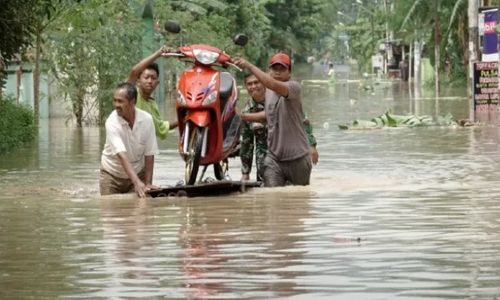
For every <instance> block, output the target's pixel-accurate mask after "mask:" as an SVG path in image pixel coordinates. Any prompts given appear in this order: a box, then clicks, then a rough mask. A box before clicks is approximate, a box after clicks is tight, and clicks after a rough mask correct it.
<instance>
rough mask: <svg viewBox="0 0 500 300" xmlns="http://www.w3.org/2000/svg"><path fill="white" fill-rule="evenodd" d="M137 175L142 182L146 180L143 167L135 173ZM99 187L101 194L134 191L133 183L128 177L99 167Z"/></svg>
mask: <svg viewBox="0 0 500 300" xmlns="http://www.w3.org/2000/svg"><path fill="white" fill-rule="evenodd" d="M137 177H139V179H140V180H141V181H142V182H144V181H145V180H146V172H144V169H143V170H142V171H141V172H139V174H137ZM99 189H100V191H101V195H112V194H124V193H130V192H133V191H134V183H133V182H132V180H130V178H120V177H116V176H113V175H112V174H111V173H108V172H106V171H105V170H103V169H101V173H100V176H99Z"/></svg>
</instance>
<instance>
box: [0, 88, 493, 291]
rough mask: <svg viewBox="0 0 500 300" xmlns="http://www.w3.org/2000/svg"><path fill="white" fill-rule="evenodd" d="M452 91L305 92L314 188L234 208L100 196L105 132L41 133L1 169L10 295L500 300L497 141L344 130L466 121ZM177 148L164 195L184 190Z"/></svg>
mask: <svg viewBox="0 0 500 300" xmlns="http://www.w3.org/2000/svg"><path fill="white" fill-rule="evenodd" d="M444 94H445V95H444V96H443V97H441V98H439V99H436V98H434V97H432V96H428V95H426V94H425V93H422V95H419V97H418V99H414V98H413V97H415V95H414V94H413V93H411V92H410V91H409V90H408V88H407V85H406V83H397V82H396V83H395V84H392V85H391V84H385V85H381V86H375V88H374V90H373V92H372V91H371V90H368V91H365V90H364V89H362V88H361V89H360V87H359V83H358V82H350V83H348V82H339V83H338V84H337V86H336V87H335V88H320V87H313V88H306V89H305V97H304V107H305V110H306V112H307V115H308V117H309V119H310V120H311V121H312V123H313V125H314V128H315V129H314V133H315V135H316V138H317V140H318V150H319V155H320V161H319V164H318V165H317V166H315V167H314V168H313V172H312V179H311V185H310V186H307V187H285V188H272V189H271V188H257V189H251V190H248V191H247V192H246V193H240V194H232V195H228V196H221V197H206V198H203V197H201V198H156V199H142V200H139V199H137V198H136V197H135V196H134V195H132V194H129V195H118V196H107V197H102V198H101V197H100V196H99V188H98V174H99V162H100V152H101V149H102V144H103V142H104V134H103V132H102V130H101V129H100V128H83V129H76V128H71V127H67V126H65V124H64V121H61V120H52V121H51V122H46V123H42V124H41V128H40V138H39V140H37V141H36V143H35V144H34V145H32V146H31V147H26V148H24V149H21V150H19V151H16V152H15V153H11V154H7V155H4V156H0V178H1V181H0V188H1V193H0V298H1V299H24V298H34V299H55V298H90V299H103V298H111V299H128V298H136V297H142V298H148V299H156V298H158V299H159V298H162V299H186V298H187V299H210V298H212V299H221V298H223V299H268V298H273V299H277V298H287V299H290V298H291V299H370V300H372V299H497V298H499V297H500V284H499V282H500V218H499V216H500V202H499V199H500V185H499V184H498V178H500V164H499V163H498V157H499V154H500V151H499V149H500V148H499V141H500V134H499V131H498V128H497V127H491V126H483V127H465V128H464V127H459V126H443V127H441V126H432V127H418V128H384V129H371V130H340V129H339V128H338V125H339V124H345V123H349V122H351V121H352V120H354V119H363V120H369V119H371V118H373V117H376V116H379V115H381V114H383V113H384V112H385V111H387V110H391V111H392V112H393V113H395V114H409V113H411V114H418V115H424V114H429V115H432V116H435V115H444V114H447V113H451V114H452V115H453V116H454V118H455V119H465V118H468V106H467V99H466V98H465V91H454V90H449V91H445V92H444ZM241 102H242V103H243V102H244V101H241ZM242 103H240V104H242ZM170 113H171V112H169V114H170ZM172 115H173V114H172ZM176 139H177V133H174V134H172V135H171V136H170V137H169V138H168V139H167V141H166V142H161V143H160V148H161V154H160V155H159V156H158V157H156V164H155V174H154V178H155V183H156V184H159V185H162V186H165V185H173V184H175V183H176V182H177V181H178V180H180V179H182V178H183V174H184V164H183V162H182V161H181V159H180V157H179V155H178V152H177V146H176V142H177V141H176ZM239 166H240V163H239V159H233V160H231V161H230V174H231V177H232V178H233V179H236V180H237V179H239V178H240V170H239ZM210 175H211V174H210Z"/></svg>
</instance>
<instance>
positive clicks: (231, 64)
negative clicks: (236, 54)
mask: <svg viewBox="0 0 500 300" xmlns="http://www.w3.org/2000/svg"><path fill="white" fill-rule="evenodd" d="M226 64H228V65H230V66H231V67H233V68H236V69H237V70H238V71H240V72H241V71H243V70H242V69H241V68H240V67H238V66H237V65H235V64H233V63H232V62H229V61H228V62H226Z"/></svg>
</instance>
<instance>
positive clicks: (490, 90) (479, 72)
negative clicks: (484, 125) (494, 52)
mask: <svg viewBox="0 0 500 300" xmlns="http://www.w3.org/2000/svg"><path fill="white" fill-rule="evenodd" d="M498 102H499V93H498V63H497V62H477V63H474V113H475V116H476V118H475V119H476V120H477V121H480V122H493V123H497V112H498V109H499V106H498Z"/></svg>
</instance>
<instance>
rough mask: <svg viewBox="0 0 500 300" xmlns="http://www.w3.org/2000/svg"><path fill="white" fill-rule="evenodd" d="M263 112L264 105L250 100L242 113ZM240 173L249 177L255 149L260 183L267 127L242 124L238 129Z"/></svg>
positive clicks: (255, 124) (257, 124) (260, 124)
mask: <svg viewBox="0 0 500 300" xmlns="http://www.w3.org/2000/svg"><path fill="white" fill-rule="evenodd" d="M263 110H264V103H263V102H257V101H255V100H253V99H250V100H249V101H248V102H247V104H246V105H245V108H243V110H242V112H243V113H254V112H259V111H263ZM240 130H241V131H240V158H241V173H242V174H244V175H249V174H250V173H251V172H252V163H253V154H254V149H255V165H256V167H257V181H262V165H263V164H264V158H265V157H266V153H267V127H266V126H265V125H264V124H262V123H249V122H243V123H242V125H241V129H240Z"/></svg>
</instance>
